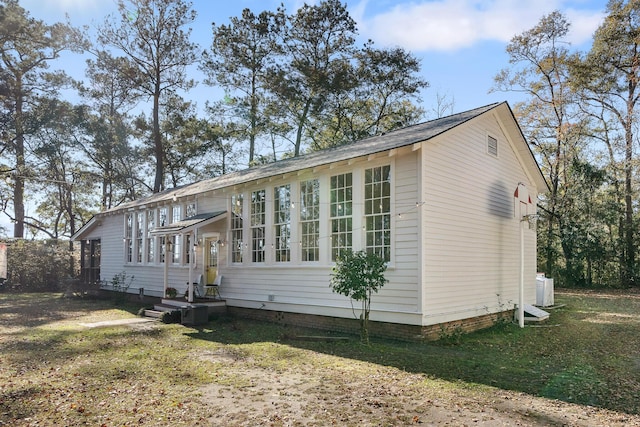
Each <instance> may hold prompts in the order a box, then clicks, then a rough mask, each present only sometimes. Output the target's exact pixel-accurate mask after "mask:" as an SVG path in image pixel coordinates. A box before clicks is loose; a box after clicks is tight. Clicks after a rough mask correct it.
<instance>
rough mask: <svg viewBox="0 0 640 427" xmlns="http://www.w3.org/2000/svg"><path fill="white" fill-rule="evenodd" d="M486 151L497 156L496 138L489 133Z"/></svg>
mask: <svg viewBox="0 0 640 427" xmlns="http://www.w3.org/2000/svg"><path fill="white" fill-rule="evenodd" d="M487 153H489V154H490V155H492V156H495V157H498V140H497V139H495V138H494V137H492V136H489V135H487Z"/></svg>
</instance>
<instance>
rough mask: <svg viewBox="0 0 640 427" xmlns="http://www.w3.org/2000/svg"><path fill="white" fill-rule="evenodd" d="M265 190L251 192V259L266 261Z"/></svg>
mask: <svg viewBox="0 0 640 427" xmlns="http://www.w3.org/2000/svg"><path fill="white" fill-rule="evenodd" d="M265 205H266V200H265V191H264V190H258V191H253V192H252V193H251V223H250V226H251V261H253V262H264V231H265Z"/></svg>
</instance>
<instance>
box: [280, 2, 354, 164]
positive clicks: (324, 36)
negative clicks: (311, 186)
mask: <svg viewBox="0 0 640 427" xmlns="http://www.w3.org/2000/svg"><path fill="white" fill-rule="evenodd" d="M355 35H356V24H355V21H354V20H353V19H352V18H351V16H350V15H349V12H348V11H347V8H346V7H345V6H344V5H342V4H341V3H340V1H339V0H325V1H323V2H321V3H320V4H319V5H314V6H310V5H308V4H305V5H304V6H302V7H301V8H300V9H298V11H297V12H296V13H295V14H294V15H292V16H290V17H289V19H288V26H287V29H286V34H285V36H284V39H283V42H284V45H283V49H284V57H283V59H282V62H281V63H277V64H276V65H274V66H272V67H271V68H270V71H269V76H268V79H269V87H270V88H271V89H272V91H273V93H274V97H275V99H274V102H275V103H276V104H277V105H278V106H280V107H281V108H282V109H279V108H275V107H274V108H273V110H274V111H280V112H281V113H282V114H283V115H285V116H286V120H287V121H288V122H289V123H290V125H291V127H292V128H293V131H294V133H295V135H294V137H293V138H292V139H293V155H294V156H298V155H300V153H301V150H302V143H303V137H304V136H305V130H306V129H307V128H308V126H309V122H310V118H311V117H312V116H313V115H314V114H318V113H319V112H321V111H322V110H323V109H324V108H325V107H326V104H327V101H328V98H329V97H330V96H331V95H332V94H333V95H335V94H338V93H340V92H342V91H344V90H346V89H347V88H350V87H353V85H354V84H355V82H354V81H353V79H352V76H353V75H352V73H351V72H350V70H351V64H350V61H351V60H352V58H353V57H354V54H355V51H354V47H353V45H354V42H355Z"/></svg>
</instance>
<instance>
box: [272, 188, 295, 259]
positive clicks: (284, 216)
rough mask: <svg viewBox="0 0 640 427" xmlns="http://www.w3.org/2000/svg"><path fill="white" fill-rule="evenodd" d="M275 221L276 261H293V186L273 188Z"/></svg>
mask: <svg viewBox="0 0 640 427" xmlns="http://www.w3.org/2000/svg"><path fill="white" fill-rule="evenodd" d="M273 223H274V234H275V257H276V258H275V259H276V262H284V261H291V187H290V186H289V185H288V184H287V185H283V186H281V187H275V188H274V189H273Z"/></svg>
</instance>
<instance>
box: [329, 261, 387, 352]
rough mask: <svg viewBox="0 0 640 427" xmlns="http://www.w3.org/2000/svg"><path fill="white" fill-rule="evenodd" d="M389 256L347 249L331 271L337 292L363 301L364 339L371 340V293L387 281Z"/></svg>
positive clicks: (361, 327) (362, 334)
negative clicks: (386, 260)
mask: <svg viewBox="0 0 640 427" xmlns="http://www.w3.org/2000/svg"><path fill="white" fill-rule="evenodd" d="M386 270H387V264H386V262H385V260H384V259H383V258H382V257H380V256H379V255H376V254H374V253H367V252H364V251H360V252H353V251H346V252H345V253H343V255H342V256H341V257H340V259H338V261H337V262H336V265H335V267H334V268H333V271H332V275H331V288H332V289H333V291H334V292H337V293H339V294H342V295H344V296H347V297H349V298H351V299H352V300H356V301H360V302H361V303H362V307H361V313H360V339H361V340H362V342H363V343H365V344H368V343H369V326H368V325H369V312H370V311H371V296H372V294H373V293H374V292H378V290H380V288H381V287H382V286H384V284H385V283H386V282H387V279H386V278H385V277H384V272H385V271H386Z"/></svg>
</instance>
